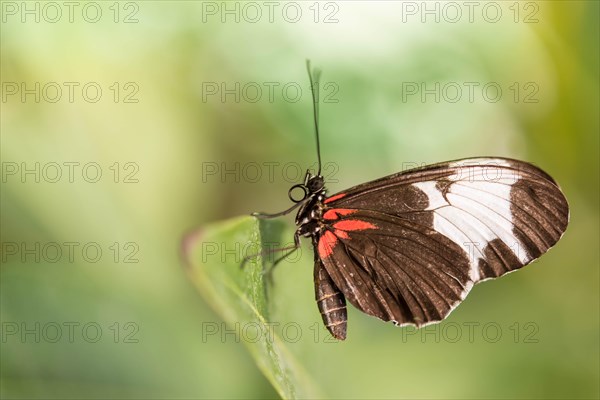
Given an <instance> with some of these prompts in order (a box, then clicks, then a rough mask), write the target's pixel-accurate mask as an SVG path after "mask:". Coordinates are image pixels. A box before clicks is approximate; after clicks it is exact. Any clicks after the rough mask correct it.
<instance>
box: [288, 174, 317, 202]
mask: <svg viewBox="0 0 600 400" xmlns="http://www.w3.org/2000/svg"><path fill="white" fill-rule="evenodd" d="M324 188H325V180H324V179H323V177H322V176H321V175H313V174H311V173H310V171H306V175H305V177H304V182H303V183H299V184H297V185H294V186H292V187H291V188H290V190H289V191H288V197H289V198H290V200H291V201H293V202H294V203H300V202H303V201H304V200H306V199H307V198H309V197H312V196H313V195H315V194H317V193H319V192H321V191H322V190H323V189H324ZM298 189H299V190H300V191H301V194H299V192H298Z"/></svg>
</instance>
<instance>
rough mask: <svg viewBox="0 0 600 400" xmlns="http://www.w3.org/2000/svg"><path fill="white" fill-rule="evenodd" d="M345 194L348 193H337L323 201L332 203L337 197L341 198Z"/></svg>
mask: <svg viewBox="0 0 600 400" xmlns="http://www.w3.org/2000/svg"><path fill="white" fill-rule="evenodd" d="M345 195H346V193H340V194H336V195H335V196H332V197H330V198H328V199H325V201H324V202H323V203H325V204H327V203H331V202H332V201H336V200H337V199H341V198H342V197H344V196H345Z"/></svg>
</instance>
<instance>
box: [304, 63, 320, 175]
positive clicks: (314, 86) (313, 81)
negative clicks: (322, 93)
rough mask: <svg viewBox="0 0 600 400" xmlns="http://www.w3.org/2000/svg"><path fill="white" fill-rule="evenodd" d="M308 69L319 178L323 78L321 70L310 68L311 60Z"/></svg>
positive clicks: (307, 65)
mask: <svg viewBox="0 0 600 400" xmlns="http://www.w3.org/2000/svg"><path fill="white" fill-rule="evenodd" d="M306 69H307V71H308V78H309V79H310V91H311V92H312V99H313V116H314V120H315V135H316V136H317V158H318V160H319V171H318V172H317V176H320V175H321V142H320V140H319V80H320V78H321V70H320V69H318V68H315V69H314V70H313V69H311V67H310V60H306Z"/></svg>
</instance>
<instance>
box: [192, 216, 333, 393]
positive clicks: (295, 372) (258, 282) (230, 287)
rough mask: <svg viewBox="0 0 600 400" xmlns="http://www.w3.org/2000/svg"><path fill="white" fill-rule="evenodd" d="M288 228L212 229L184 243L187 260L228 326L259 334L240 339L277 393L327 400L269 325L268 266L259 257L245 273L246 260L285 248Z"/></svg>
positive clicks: (250, 224)
mask: <svg viewBox="0 0 600 400" xmlns="http://www.w3.org/2000/svg"><path fill="white" fill-rule="evenodd" d="M283 227H284V225H283V224H282V223H280V222H278V221H275V222H273V221H266V222H265V221H258V220H257V219H256V218H253V217H242V218H236V219H232V220H228V221H223V222H218V223H215V224H211V225H207V226H205V227H203V228H200V229H198V230H197V231H195V232H193V233H191V234H190V235H188V236H187V237H186V238H185V239H184V241H183V252H184V257H185V260H186V263H187V267H188V273H189V276H190V277H191V279H192V281H193V282H194V284H195V285H196V288H197V289H198V291H199V292H200V294H201V295H202V296H203V297H204V299H205V300H206V301H207V302H208V303H209V304H211V305H212V307H213V308H214V309H215V310H216V311H217V313H219V314H220V315H221V317H222V318H223V319H224V320H225V321H226V323H227V324H229V325H231V326H233V327H237V329H239V328H240V327H241V328H242V329H244V330H245V331H246V332H249V331H253V332H254V333H256V334H254V333H253V334H245V335H244V334H242V335H238V336H239V339H240V341H242V342H244V344H245V345H246V347H247V348H248V350H249V351H250V353H251V355H252V357H253V358H254V360H255V362H256V364H257V366H258V367H259V368H260V370H261V371H262V373H263V374H264V375H265V376H266V377H267V379H268V380H269V381H270V382H271V384H272V385H273V386H274V388H275V389H276V390H277V392H278V393H279V394H280V395H281V396H282V397H283V398H286V399H294V398H322V397H324V396H323V395H322V394H321V391H320V390H319V389H318V388H317V386H316V384H315V383H314V382H313V380H312V378H311V377H310V376H309V375H308V373H307V371H306V369H305V368H304V367H303V366H302V365H301V364H300V363H299V362H298V360H297V359H296V358H295V357H294V355H293V354H292V352H291V351H290V350H289V349H288V348H287V347H286V343H285V342H284V341H283V340H282V339H281V337H280V336H279V335H278V334H277V333H276V332H274V329H273V325H270V324H269V321H270V320H269V312H268V310H269V307H268V301H267V295H266V293H267V292H266V283H265V274H264V271H265V268H268V265H267V261H266V260H265V259H264V258H263V257H260V256H258V257H255V258H252V259H250V260H249V261H248V262H247V263H246V264H245V266H244V268H243V269H242V268H240V267H241V256H243V255H246V254H258V253H259V252H260V251H261V249H262V248H264V247H266V246H265V245H266V244H267V243H271V244H272V243H281V240H280V237H281V233H282V231H283ZM237 329H236V330H237ZM238 332H239V330H238Z"/></svg>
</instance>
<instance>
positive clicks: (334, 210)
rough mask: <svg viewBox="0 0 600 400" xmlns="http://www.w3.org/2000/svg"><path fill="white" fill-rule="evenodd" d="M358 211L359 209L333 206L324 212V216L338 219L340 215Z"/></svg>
mask: <svg viewBox="0 0 600 400" xmlns="http://www.w3.org/2000/svg"><path fill="white" fill-rule="evenodd" d="M357 211H358V210H350V209H349V208H332V209H331V210H327V211H326V212H325V214H323V218H325V219H338V216H339V215H349V214H352V213H355V212H357Z"/></svg>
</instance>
